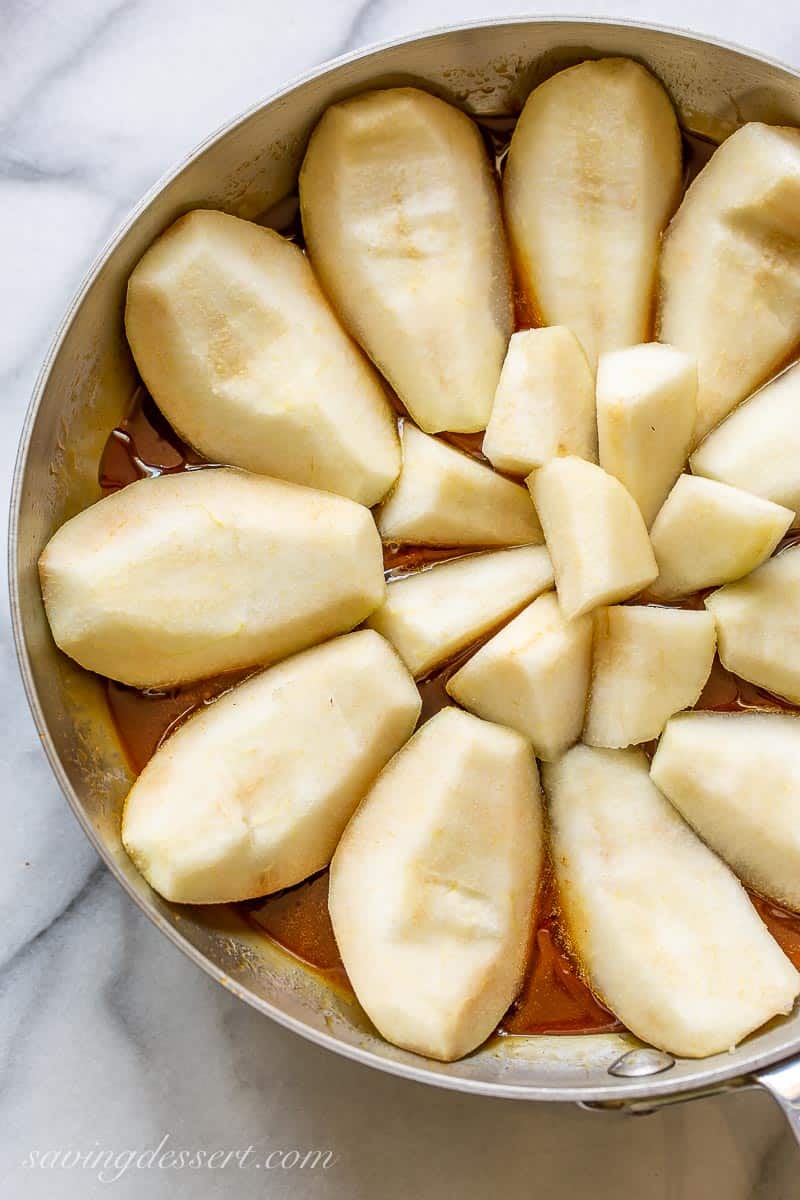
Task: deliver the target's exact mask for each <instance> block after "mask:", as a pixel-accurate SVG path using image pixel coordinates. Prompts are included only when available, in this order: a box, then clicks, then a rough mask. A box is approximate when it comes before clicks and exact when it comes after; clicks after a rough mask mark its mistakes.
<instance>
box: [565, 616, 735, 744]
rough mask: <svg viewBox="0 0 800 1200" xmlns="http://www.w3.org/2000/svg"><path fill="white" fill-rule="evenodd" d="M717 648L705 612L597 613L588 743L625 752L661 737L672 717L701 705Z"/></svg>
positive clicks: (711, 623) (587, 724)
mask: <svg viewBox="0 0 800 1200" xmlns="http://www.w3.org/2000/svg"><path fill="white" fill-rule="evenodd" d="M716 646H717V638H716V632H715V629H714V620H713V618H712V617H711V615H710V613H707V612H689V611H686V610H685V609H671V608H655V607H652V606H643V605H642V606H637V605H621V606H619V607H612V608H604V609H600V610H598V611H597V612H596V613H595V614H594V660H593V664H592V686H591V696H590V699H589V707H588V709H587V713H586V726H585V728H584V731H583V740H584V742H587V743H588V744H589V745H590V746H606V747H610V748H621V747H625V746H633V745H638V744H639V743H640V742H649V741H651V739H652V738H657V737H658V735H659V734H660V733H661V730H662V729H663V728H664V726H665V725H666V723H667V721H668V719H669V718H670V717H671V716H672V715H673V713H676V712H679V711H680V710H681V709H682V708H691V706H692V705H693V704H696V703H697V701H698V699H699V698H700V693H701V692H702V690H703V688H704V686H705V683H706V680H707V679H708V676H709V674H710V672H711V666H712V664H713V662H714V653H715V651H716Z"/></svg>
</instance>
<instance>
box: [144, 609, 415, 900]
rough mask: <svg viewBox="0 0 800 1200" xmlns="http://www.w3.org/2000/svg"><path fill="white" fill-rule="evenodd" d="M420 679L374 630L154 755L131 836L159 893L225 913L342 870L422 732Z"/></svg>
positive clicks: (207, 713)
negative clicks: (342, 846) (375, 788)
mask: <svg viewBox="0 0 800 1200" xmlns="http://www.w3.org/2000/svg"><path fill="white" fill-rule="evenodd" d="M419 710H420V698H419V693H418V692H417V689H416V687H415V686H414V681H413V679H412V678H411V676H410V675H409V674H408V672H407V671H406V669H405V667H404V666H403V664H402V663H401V662H400V659H399V658H398V657H397V655H396V654H395V652H394V650H392V648H391V646H389V644H388V643H387V642H385V641H384V640H383V638H381V637H379V636H378V635H377V633H373V632H372V631H371V630H369V629H362V630H359V631H358V632H357V633H348V634H345V635H344V636H343V637H339V638H335V639H334V640H333V641H331V642H326V643H325V644H324V645H322V646H315V647H314V648H313V649H312V650H306V651H304V652H303V653H302V654H298V655H295V656H294V657H293V658H289V659H287V660H286V661H285V662H282V663H280V664H279V665H278V666H276V667H272V668H270V669H269V670H268V671H264V672H262V673H261V674H260V675H257V676H255V677H254V678H252V679H248V680H247V681H246V682H245V683H240V684H239V685H238V687H235V688H233V690H232V691H230V692H227V693H226V694H225V695H223V696H222V697H220V699H219V700H217V701H215V702H214V703H213V704H212V705H210V706H209V707H208V708H205V709H201V710H200V712H199V713H197V715H195V716H193V717H191V718H190V719H189V720H188V721H187V722H186V724H185V725H182V726H181V727H180V728H179V729H178V730H177V731H176V732H175V733H174V734H173V735H172V736H171V737H170V738H168V739H167V741H166V742H164V744H163V745H162V746H161V747H160V749H159V750H157V751H156V753H155V755H154V756H153V758H152V759H151V760H150V762H149V763H148V764H147V766H146V767H145V769H144V771H143V772H142V774H141V775H140V776H139V778H138V779H137V781H136V783H135V784H134V785H133V788H132V789H131V792H130V794H129V795H128V799H127V801H126V803H125V811H124V815H123V820H122V841H123V844H124V846H125V848H126V850H127V851H128V853H129V854H130V856H131V858H132V859H133V861H134V862H135V863H136V864H137V866H138V867H139V869H140V870H141V872H142V874H143V875H144V876H145V878H146V879H147V880H148V882H149V883H150V884H151V885H152V886H153V887H154V888H155V890H156V891H157V892H160V894H161V895H162V896H164V897H166V899H167V900H172V901H175V902H176V903H179V904H220V903H226V902H229V901H235V900H246V899H251V898H254V897H256V896H263V895H265V894H266V893H267V892H274V891H277V890H278V889H280V888H285V887H291V886H292V885H293V884H295V883H299V882H300V880H301V879H305V878H307V876H309V875H312V874H313V873H314V872H315V871H320V870H322V868H323V867H325V866H327V864H328V863H329V862H330V859H331V855H332V854H333V851H334V849H335V848H336V844H337V842H338V841H339V838H340V837H341V834H342V831H343V830H344V827H345V825H346V824H347V821H348V820H349V819H350V816H351V815H352V813H353V811H354V809H355V808H356V805H357V804H358V803H359V802H360V801H361V799H362V797H363V795H364V793H365V791H366V790H367V789H368V788H369V787H370V786H371V784H372V782H373V780H374V779H375V777H376V776H377V774H378V772H379V771H380V770H381V769H382V768H383V767H384V766H385V764H386V763H387V762H388V761H389V759H390V758H391V757H392V755H393V754H394V753H395V751H396V750H399V748H400V747H401V746H402V745H403V743H404V742H405V741H407V739H408V738H409V737H410V736H411V733H412V731H413V729H414V726H415V724H416V722H417V717H418V716H419Z"/></svg>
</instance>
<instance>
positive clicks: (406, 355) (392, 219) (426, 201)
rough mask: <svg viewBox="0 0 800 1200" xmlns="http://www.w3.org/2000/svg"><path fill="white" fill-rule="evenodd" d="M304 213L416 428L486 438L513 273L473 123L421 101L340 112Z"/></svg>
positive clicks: (303, 176)
mask: <svg viewBox="0 0 800 1200" xmlns="http://www.w3.org/2000/svg"><path fill="white" fill-rule="evenodd" d="M300 208H301V213H302V218H303V231H304V233H305V237H306V246H307V248H308V251H309V254H310V255H311V261H312V263H313V265H314V269H315V270H316V272H317V274H318V275H319V278H320V280H321V282H322V285H323V287H324V288H325V291H326V292H327V294H328V295H329V296H330V298H331V300H332V301H333V304H334V306H335V308H336V310H337V312H338V313H339V315H340V316H341V318H342V319H343V321H344V323H345V325H346V326H347V328H348V329H349V330H350V332H351V333H352V335H353V336H354V337H355V339H356V341H358V342H360V344H361V345H362V346H363V347H364V349H365V350H366V351H367V353H368V354H369V356H370V358H371V359H372V360H373V361H374V362H375V363H376V364H377V366H378V367H379V369H380V370H381V371H382V372H383V374H384V375H385V376H386V378H387V379H388V380H389V382H390V383H391V385H392V387H393V388H394V389H395V391H396V392H397V394H398V396H399V397H400V399H401V400H402V401H403V403H404V404H405V406H406V408H407V409H408V410H409V412H410V413H411V415H412V417H413V418H414V420H415V421H416V422H417V424H418V425H419V426H421V428H422V429H424V430H425V431H426V432H427V433H438V432H440V431H441V430H445V429H450V430H461V431H472V432H474V431H476V430H479V429H485V428H486V422H487V421H488V420H489V413H490V412H491V410H492V400H493V399H494V393H495V389H496V387H497V381H498V379H499V377H500V368H501V366H502V364H503V357H504V355H505V352H506V347H507V345H508V339H509V337H510V335H511V330H512V302H511V274H510V269H509V264H508V255H507V250H506V245H505V239H504V235H503V226H502V221H501V217H500V204H499V199H498V195H497V187H496V183H495V178H494V174H493V172H492V170H491V167H490V164H489V159H488V155H487V153H486V148H485V146H484V144H483V141H482V140H481V135H480V133H479V131H478V128H477V126H476V125H475V124H474V122H473V121H471V120H470V118H469V117H468V116H467V115H466V114H465V113H463V112H461V111H460V110H459V109H457V108H454V107H453V106H452V105H451V104H447V103H445V101H444V100H439V99H437V98H436V97H435V96H431V95H429V94H428V93H427V92H423V91H419V90H418V89H417V88H410V87H402V88H387V89H386V90H385V91H373V92H366V93H364V94H362V95H360V96H355V97H353V98H352V99H349V100H342V101H340V102H339V103H338V104H334V105H332V106H331V107H330V108H329V109H328V110H327V112H326V113H325V114H324V116H323V118H322V120H321V121H320V123H319V124H318V125H317V128H316V129H315V130H314V132H313V134H312V135H311V141H310V142H309V146H308V150H307V152H306V157H305V159H304V161H303V166H302V168H301V171H300Z"/></svg>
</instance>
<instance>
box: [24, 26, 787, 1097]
mask: <svg viewBox="0 0 800 1200" xmlns="http://www.w3.org/2000/svg"><path fill="white" fill-rule="evenodd" d="M548 24H553V25H561V26H565V25H566V26H581V25H586V26H588V27H594V28H602V29H603V30H604V31H606V32H612V33H613V31H614V30H615V29H620V30H624V29H636V30H641V31H643V32H649V33H655V34H667V35H670V36H672V37H675V38H678V39H681V40H684V41H687V42H694V43H696V44H698V45H699V46H702V45H703V44H710V45H714V46H717V47H719V48H720V49H722V50H728V51H731V52H733V53H736V54H739V55H741V56H742V57H743V58H745V59H749V60H751V61H753V60H754V61H757V62H760V63H762V64H764V65H766V66H771V67H774V68H776V69H777V70H780V71H783V72H785V73H786V74H787V75H791V76H793V77H794V78H796V79H798V81H800V71H798V70H796V69H795V68H794V67H791V66H789V65H788V64H786V63H784V62H782V61H780V60H778V59H775V58H772V57H770V56H768V55H764V54H759V53H755V52H753V51H750V50H748V49H746V48H745V47H742V46H740V45H738V44H735V43H732V42H728V41H726V40H724V39H720V38H713V37H707V36H705V35H700V34H696V33H693V32H691V31H690V30H684V29H680V28H676V27H673V26H668V25H660V24H652V23H649V22H644V21H636V20H632V19H625V18H619V19H614V20H608V19H603V18H602V17H594V16H590V15H586V16H581V15H576V16H561V15H558V14H547V15H544V14H543V15H538V14H537V15H534V16H530V17H522V16H510V17H503V18H484V19H481V20H477V21H467V22H460V23H457V24H453V25H446V26H438V27H435V28H433V29H431V30H427V31H424V32H417V33H414V34H411V35H408V36H405V37H400V38H393V39H389V40H387V41H384V42H379V43H374V44H371V45H369V46H367V47H364V48H362V49H359V50H355V51H352V52H349V53H346V54H343V55H340V56H339V57H337V58H334V59H329V60H327V61H325V62H323V63H322V64H320V65H319V66H317V67H315V68H313V69H312V70H310V71H307V72H304V73H303V74H301V75H299V76H296V77H295V78H293V79H292V80H291V81H290V82H289V83H288V84H286V85H285V86H284V87H281V88H279V89H278V90H276V91H275V92H273V93H271V94H269V95H267V96H266V97H265V98H263V99H261V100H259V101H257V102H256V103H254V104H253V105H251V106H250V107H248V108H247V109H245V110H243V111H242V112H240V113H239V114H237V115H236V116H235V117H233V118H231V119H230V120H229V121H226V122H224V123H223V124H222V125H220V126H219V127H218V128H217V129H216V130H215V131H214V132H213V133H212V134H210V135H209V136H208V137H207V138H204V139H203V140H202V141H201V142H199V143H198V144H197V145H196V146H195V147H194V148H193V149H192V150H191V151H190V152H189V153H188V154H187V155H186V156H185V157H184V158H182V159H181V160H180V161H179V163H178V164H177V165H176V166H175V167H173V168H171V169H170V170H168V171H167V172H165V173H164V174H163V175H162V176H161V177H160V178H159V179H158V180H157V181H156V182H155V183H154V184H153V186H152V187H151V188H149V189H148V191H147V192H145V194H144V195H143V196H142V198H141V199H140V200H139V201H138V203H137V204H135V205H134V207H133V208H132V209H131V210H130V212H129V213H128V215H127V216H126V217H125V218H124V219H123V220H122V221H121V223H120V224H119V225H118V226H117V228H116V230H115V231H114V233H113V234H112V235H111V237H110V238H109V239H108V240H107V241H106V243H105V245H104V246H103V247H102V249H101V250H100V251H99V253H98V254H97V255H96V257H95V259H94V261H93V262H92V264H91V265H90V267H89V268H88V270H87V272H86V274H85V275H84V277H83V280H82V282H81V284H80V285H79V287H78V289H77V291H76V292H75V294H74V296H73V298H72V301H71V303H70V304H69V306H68V308H67V310H66V313H65V315H64V318H63V320H62V321H61V323H60V325H59V326H58V328H57V330H56V333H55V335H54V337H53V340H52V342H51V344H50V347H49V350H48V352H47V354H46V356H45V359H44V362H43V364H42V367H41V369H40V371H39V374H38V376H37V379H36V383H35V385H34V388H33V392H32V395H31V400H30V402H29V405H28V408H27V411H26V414H25V418H24V421H23V425H22V430H21V434H20V442H19V448H18V451H17V457H16V462H15V468H14V475H13V480H12V487H11V499H10V510H9V523H8V581H9V603H10V611H11V622H12V629H13V636H14V645H15V650H16V654H17V660H18V663H19V668H20V674H21V676H22V681H23V686H24V689H25V694H26V697H27V701H28V705H29V707H30V710H31V714H32V716H33V719H34V723H35V725H36V729H37V732H38V734H39V738H40V741H41V744H42V747H43V748H44V751H45V754H46V755H47V759H48V761H49V763H50V766H51V768H52V771H53V774H54V775H55V778H56V780H57V782H58V784H59V787H60V788H61V791H62V792H63V793H64V795H65V797H66V799H67V801H68V803H69V805H70V807H71V809H72V811H73V813H74V814H75V817H76V818H77V820H78V823H79V824H80V826H81V828H82V829H83V831H84V833H85V834H86V836H87V838H88V839H89V841H90V842H91V843H92V845H93V846H94V848H95V850H96V851H97V853H98V855H99V856H100V857H101V858H102V859H103V861H104V862H105V864H106V866H107V868H108V869H109V870H110V871H111V873H112V875H113V876H114V877H115V878H116V880H117V882H118V883H119V884H120V885H121V886H122V887H123V888H124V890H125V891H126V892H127V893H128V895H129V896H130V897H131V899H132V900H133V901H134V902H135V903H136V904H137V906H138V907H139V908H140V909H141V911H142V912H144V913H145V915H146V916H147V917H148V918H149V919H150V920H151V921H152V922H153V924H154V925H155V926H156V927H157V928H158V929H160V931H161V932H162V933H163V934H165V935H166V936H167V937H168V938H169V939H170V940H171V941H172V942H173V944H174V945H175V946H177V947H178V948H179V949H180V950H181V951H182V952H183V953H184V954H185V955H187V957H188V958H190V959H191V960H192V961H193V962H194V963H195V964H196V965H197V966H198V967H200V968H201V969H202V970H203V971H205V973H206V974H208V975H209V976H211V978H213V979H215V980H216V981H217V982H218V983H221V984H222V985H223V986H224V987H225V988H226V990H229V991H230V992H232V993H233V994H234V995H235V996H237V997H238V998H239V999H241V1000H244V1001H245V1002H246V1003H248V1004H249V1005H251V1006H252V1007H254V1008H256V1009H257V1010H258V1011H260V1012H263V1013H264V1014H265V1015H267V1016H269V1017H271V1018H272V1019H273V1020H274V1021H276V1022H278V1024H280V1025H283V1026H284V1027H285V1028H287V1029H291V1030H292V1031H293V1032H294V1033H297V1034H299V1035H300V1036H301V1037H304V1038H305V1039H307V1040H308V1041H311V1042H314V1043H315V1044H317V1045H319V1046H321V1047H323V1048H325V1049H327V1050H331V1051H334V1052H335V1053H337V1054H340V1055H342V1056H344V1057H345V1058H349V1059H352V1060H353V1061H356V1062H359V1063H362V1064H364V1065H366V1066H369V1067H372V1068H373V1069H376V1070H380V1071H385V1072H388V1073H389V1074H392V1075H396V1076H399V1077H401V1078H405V1079H408V1080H411V1081H413V1082H417V1083H424V1084H428V1085H434V1086H437V1087H441V1088H446V1089H447V1090H453V1091H461V1092H468V1093H471V1094H473V1095H484V1096H494V1097H497V1098H501V1099H524V1100H540V1101H551V1102H569V1103H576V1102H577V1103H580V1104H584V1105H586V1106H588V1107H594V1106H597V1107H602V1108H604V1109H605V1108H608V1107H613V1108H619V1107H622V1108H624V1107H625V1104H626V1102H628V1101H648V1100H650V1101H654V1102H655V1105H654V1106H657V1105H658V1101H659V1100H663V1101H667V1102H668V1101H669V1099H670V1098H674V1099H675V1100H676V1101H678V1100H681V1099H686V1100H690V1099H693V1098H695V1097H699V1096H701V1095H702V1096H705V1095H709V1094H712V1093H713V1092H715V1091H718V1090H723V1091H727V1090H731V1089H735V1088H737V1087H741V1086H762V1087H765V1088H767V1090H770V1091H771V1092H773V1094H775V1093H774V1090H773V1088H772V1087H770V1086H769V1085H768V1083H767V1080H766V1078H763V1079H761V1078H758V1074H759V1073H764V1074H766V1068H768V1067H771V1066H773V1064H781V1067H780V1068H778V1069H783V1067H784V1065H785V1067H786V1069H790V1068H791V1067H792V1066H793V1064H792V1063H790V1062H788V1061H785V1060H787V1059H789V1058H790V1056H792V1055H794V1054H800V1037H795V1038H791V1039H787V1041H786V1043H785V1045H783V1046H779V1047H777V1048H775V1049H774V1050H773V1051H771V1052H769V1053H762V1054H753V1055H751V1056H750V1057H749V1058H747V1059H746V1061H745V1062H744V1063H742V1062H737V1063H735V1064H731V1066H730V1068H727V1067H725V1066H720V1067H714V1068H708V1067H705V1068H704V1067H702V1066H701V1065H698V1068H697V1070H696V1072H693V1073H692V1074H689V1075H686V1076H685V1077H684V1078H683V1079H681V1080H680V1081H679V1082H678V1083H670V1082H669V1081H668V1080H666V1079H652V1080H650V1081H639V1082H636V1081H632V1082H630V1083H625V1084H621V1085H620V1084H618V1083H615V1084H609V1085H595V1086H586V1087H580V1086H569V1085H566V1086H565V1085H562V1084H554V1085H553V1086H552V1087H547V1088H543V1087H533V1086H527V1085H525V1086H523V1085H505V1084H502V1083H498V1082H488V1081H481V1080H476V1079H466V1078H457V1077H447V1076H441V1075H437V1074H436V1073H435V1072H434V1071H432V1070H431V1069H429V1068H427V1067H426V1066H425V1064H424V1060H420V1062H421V1064H422V1065H420V1066H416V1065H415V1064H413V1063H403V1062H397V1061H392V1060H387V1059H385V1058H382V1057H380V1056H379V1055H377V1054H374V1053H372V1052H371V1051H369V1050H364V1049H362V1048H360V1047H358V1046H350V1045H347V1044H345V1043H343V1042H342V1041H340V1040H338V1039H337V1038H335V1037H333V1036H331V1035H329V1034H326V1033H323V1032H321V1031H318V1030H314V1029H311V1028H309V1027H308V1026H307V1025H305V1024H304V1023H303V1022H302V1021H299V1020H297V1019H295V1018H293V1017H291V1016H289V1015H288V1014H287V1013H284V1012H282V1011H281V1010H280V1009H278V1008H277V1007H275V1006H274V1005H272V1004H270V1003H268V1002H266V1001H264V1000H261V999H260V998H258V997H256V996H253V995H252V994H250V993H249V992H248V991H247V990H246V989H245V988H243V987H242V986H241V985H240V984H239V983H238V982H237V981H236V980H235V979H234V978H233V977H232V976H231V975H229V974H228V973H227V972H224V971H221V970H219V969H218V968H215V967H214V966H213V964H211V963H210V962H209V961H208V959H206V958H205V957H204V956H203V955H202V954H201V953H200V952H199V951H198V950H197V949H196V948H195V947H194V946H192V945H191V944H190V943H189V942H188V941H187V940H186V939H184V938H183V937H182V936H181V935H180V933H179V932H178V931H177V929H176V928H175V927H174V926H172V925H171V924H170V923H169V922H168V921H166V920H165V919H164V918H163V917H162V916H161V915H160V914H159V913H157V912H156V911H154V910H153V909H152V908H149V907H147V906H145V905H144V904H143V902H142V899H141V897H140V896H138V895H137V894H136V893H135V891H134V890H133V888H132V887H131V885H130V884H129V882H128V881H127V880H126V879H125V877H124V875H123V874H122V872H121V871H120V869H119V868H118V866H117V865H116V863H114V862H113V860H112V859H111V858H110V857H109V855H108V854H107V853H106V851H105V848H104V846H103V845H102V843H101V841H100V839H99V837H98V835H97V833H96V831H95V829H94V828H93V827H92V825H91V823H90V822H89V821H88V820H87V819H86V816H85V814H84V812H83V810H82V807H81V805H80V803H79V802H78V799H77V796H76V795H75V793H74V790H73V788H72V785H71V783H70V781H69V779H68V777H67V774H66V771H65V769H64V767H63V764H62V763H61V761H60V759H59V756H58V754H57V753H56V750H55V747H54V744H53V741H52V738H51V736H50V732H49V730H48V728H47V725H46V722H45V720H44V716H43V713H42V709H41V705H40V701H39V696H38V694H37V691H36V687H35V684H34V681H33V675H32V669H31V664H30V661H29V656H28V648H27V645H26V641H25V634H24V630H23V625H22V614H21V605H20V594H19V575H18V562H17V535H18V526H19V517H20V500H21V491H22V484H23V478H24V473H25V466H26V461H27V454H28V446H29V442H30V437H31V431H32V427H33V423H34V421H35V418H36V414H37V411H38V408H39V404H40V401H41V398H42V394H43V392H44V390H45V387H46V385H47V382H48V379H49V376H50V372H51V369H52V366H53V363H54V361H55V359H56V357H57V355H58V353H59V351H60V349H61V346H62V343H63V341H64V339H65V337H66V335H67V332H68V330H69V329H70V327H71V324H72V321H73V319H74V317H75V314H76V313H77V311H78V309H79V308H80V306H81V304H82V303H83V301H84V299H85V297H86V295H87V293H88V292H89V290H90V289H91V286H92V284H93V283H94V280H95V278H96V276H97V275H98V273H99V272H100V270H101V269H102V267H103V266H104V265H105V263H106V262H107V260H108V259H109V257H110V256H111V255H112V254H113V252H114V250H115V249H116V247H117V246H118V245H119V243H120V242H121V241H122V240H123V238H124V237H125V235H126V234H127V233H128V231H129V230H130V229H131V228H132V226H133V225H134V224H135V223H136V222H137V220H138V219H139V218H140V216H141V215H142V214H143V213H144V212H145V211H146V210H147V209H148V207H149V206H150V204H151V203H152V202H153V201H154V200H155V199H156V197H157V196H158V195H159V194H160V193H161V191H162V190H163V189H164V188H165V187H166V186H167V185H168V184H170V183H171V182H173V181H174V180H176V179H178V178H179V177H180V175H181V174H182V173H183V172H184V171H185V170H186V169H187V168H188V167H189V166H190V165H191V164H192V163H193V162H194V161H195V159H197V158H198V157H199V156H200V155H201V154H202V153H203V152H204V151H205V150H207V149H208V148H209V147H210V146H212V145H214V144H215V143H216V142H217V141H219V140H220V139H222V138H223V137H225V136H227V135H228V134H230V133H231V132H232V131H233V130H235V129H236V128H237V127H238V126H240V125H242V124H244V123H245V122H246V121H247V120H248V119H249V118H250V117H252V116H253V115H254V114H255V113H257V112H258V111H260V110H261V109H263V108H265V107H267V106H270V105H272V104H274V103H276V102H279V101H280V100H281V99H282V98H283V97H285V96H287V95H288V94H289V93H291V92H293V91H294V90H295V89H297V88H300V87H302V86H303V85H304V84H307V83H309V82H311V81H313V80H315V79H318V78H319V77H321V76H323V75H325V74H327V73H329V72H331V71H333V70H335V69H336V68H339V67H342V66H345V65H347V64H348V63H352V62H357V61H360V60H367V59H369V58H371V57H373V56H376V57H377V56H379V55H380V54H382V53H383V52H385V51H387V50H391V49H394V48H399V47H403V46H407V45H410V44H413V43H420V42H428V41H435V40H436V39H437V38H441V37H446V36H448V35H452V34H458V33H462V32H470V31H473V30H481V29H491V28H493V27H498V26H514V25H519V26H528V25H548ZM701 1061H702V1060H698V1063H700V1062H701ZM743 1068H744V1070H743ZM636 1108H638V1109H639V1110H640V1111H645V1110H646V1106H644V1105H637V1106H636ZM633 1111H635V1109H633Z"/></svg>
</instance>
